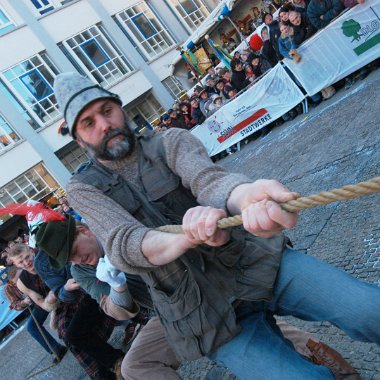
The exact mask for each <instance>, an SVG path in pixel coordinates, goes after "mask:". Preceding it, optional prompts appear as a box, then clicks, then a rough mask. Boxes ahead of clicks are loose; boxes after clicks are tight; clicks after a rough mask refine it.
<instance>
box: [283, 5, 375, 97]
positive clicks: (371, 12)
mask: <svg viewBox="0 0 380 380" xmlns="http://www.w3.org/2000/svg"><path fill="white" fill-rule="evenodd" d="M297 50H298V52H299V54H300V55H301V56H302V60H301V62H300V63H294V62H293V61H292V60H290V59H285V60H284V62H285V64H286V65H287V66H288V67H289V69H290V70H291V71H292V72H293V74H294V75H295V76H296V77H297V79H298V80H299V81H300V83H301V84H302V86H303V87H304V88H305V90H306V91H307V93H308V95H314V94H315V93H317V92H318V91H320V90H322V89H323V88H325V87H327V86H329V85H331V84H333V83H335V82H337V81H338V80H340V79H342V78H344V77H346V76H347V75H349V74H351V73H352V72H354V71H356V70H358V69H359V68H361V67H363V66H364V65H366V64H367V63H369V62H371V61H373V60H374V59H376V58H378V57H380V1H379V0H366V2H365V3H364V4H360V5H357V6H355V7H354V8H352V9H350V10H349V11H348V12H346V13H344V14H343V15H342V16H340V17H339V18H337V19H336V20H335V21H333V22H332V23H331V24H329V25H328V26H327V27H326V28H324V29H323V30H321V31H320V32H318V33H317V34H316V35H315V36H313V37H312V38H310V39H309V40H307V41H305V43H303V44H302V45H301V46H300V47H299V49H297Z"/></svg>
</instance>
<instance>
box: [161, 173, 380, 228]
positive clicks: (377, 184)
mask: <svg viewBox="0 0 380 380" xmlns="http://www.w3.org/2000/svg"><path fill="white" fill-rule="evenodd" d="M379 192H380V177H375V178H372V179H370V180H368V181H365V182H359V183H357V184H356V185H346V186H343V187H341V188H339V189H332V190H330V191H322V192H321V193H319V194H312V195H309V196H307V197H300V198H298V199H296V200H293V201H289V202H285V203H281V204H280V205H281V207H282V208H283V209H284V210H286V211H289V212H298V211H301V210H304V209H307V208H312V207H316V206H323V205H327V204H329V203H332V202H337V201H346V200H349V199H354V198H358V197H362V196H363V195H369V194H375V193H379ZM241 224H243V221H242V218H241V215H236V216H232V217H229V218H223V219H220V220H219V221H218V228H221V229H225V228H229V227H236V226H240V225H241ZM157 230H158V231H162V232H171V233H174V234H180V233H182V232H183V231H182V226H180V225H168V226H162V227H158V228H157Z"/></svg>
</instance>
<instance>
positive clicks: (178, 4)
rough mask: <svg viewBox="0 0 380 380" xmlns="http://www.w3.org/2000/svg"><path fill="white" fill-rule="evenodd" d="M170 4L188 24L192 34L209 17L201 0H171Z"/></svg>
mask: <svg viewBox="0 0 380 380" xmlns="http://www.w3.org/2000/svg"><path fill="white" fill-rule="evenodd" d="M170 4H171V5H172V6H173V8H174V9H175V10H176V12H177V13H178V14H179V15H180V17H181V18H182V19H183V20H184V21H185V22H186V27H187V28H188V29H189V31H190V32H194V31H195V30H196V29H197V28H198V27H199V26H200V25H201V24H202V22H203V21H204V20H205V18H206V17H207V16H208V15H209V11H208V10H207V8H206V6H205V5H204V4H203V2H202V1H201V0H170Z"/></svg>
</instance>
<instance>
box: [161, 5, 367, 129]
mask: <svg viewBox="0 0 380 380" xmlns="http://www.w3.org/2000/svg"><path fill="white" fill-rule="evenodd" d="M363 2H364V0H345V1H341V0H292V1H291V2H286V3H284V2H281V1H280V0H278V1H276V2H273V1H272V2H265V3H263V4H264V6H263V8H262V9H261V10H260V9H258V8H257V7H253V8H251V10H250V13H252V14H250V15H249V18H248V19H249V22H246V23H243V22H237V24H238V26H239V29H240V31H241V33H242V34H243V35H244V36H248V35H250V34H251V33H253V32H254V31H255V30H256V29H257V28H258V27H259V26H260V25H262V24H264V27H262V28H261V29H260V33H259V35H258V34H257V33H256V34H253V35H252V36H251V38H250V40H249V45H250V46H249V47H248V48H246V49H243V50H240V51H235V52H234V53H233V58H232V60H231V63H230V66H231V69H230V70H229V69H227V68H224V67H220V66H221V65H213V66H211V67H210V68H209V69H208V70H207V73H206V80H205V81H202V82H204V84H203V83H201V82H200V81H199V84H198V85H196V86H195V87H194V88H193V93H192V94H191V96H190V98H189V99H184V100H182V101H181V102H179V101H177V102H175V103H174V104H173V106H172V108H171V109H169V110H168V111H167V112H166V113H165V114H163V115H162V116H161V118H160V120H159V122H158V124H157V125H156V126H155V130H156V131H163V130H166V129H168V128H171V127H177V128H183V129H191V128H193V127H195V126H197V125H200V124H202V123H203V122H204V121H205V120H206V119H207V118H208V117H210V116H211V115H213V114H214V113H215V112H216V111H217V110H219V109H220V107H222V106H223V105H225V104H226V103H228V102H229V101H231V100H232V99H235V98H236V97H237V96H239V95H240V94H241V93H242V92H244V91H245V90H246V89H247V88H249V87H250V86H252V85H254V83H255V81H256V80H257V79H258V78H260V77H261V76H262V75H263V74H265V73H266V72H267V71H268V70H270V69H271V68H272V67H274V66H275V65H276V64H277V63H278V62H279V61H281V60H282V59H283V58H288V59H292V60H294V62H296V63H297V62H299V61H300V60H301V59H302V57H301V56H300V55H299V54H298V52H297V48H298V47H299V46H300V45H301V44H302V43H303V42H304V41H305V40H307V39H308V38H310V37H311V36H312V35H313V34H315V33H316V32H317V31H318V29H321V28H323V27H325V26H326V25H328V23H329V22H330V21H332V20H333V19H334V18H335V17H337V16H338V15H339V14H340V13H341V12H342V11H343V10H344V8H345V7H352V6H354V5H356V4H358V3H363ZM274 13H276V14H277V15H278V16H277V19H275V18H274ZM219 38H220V41H221V44H222V46H223V47H224V49H225V50H226V51H228V52H232V51H233V50H234V49H236V47H237V46H238V43H237V41H236V40H235V39H234V38H233V37H232V36H230V35H228V34H226V33H225V32H224V31H223V30H220V31H219ZM215 63H217V62H215ZM189 73H190V74H189V76H188V78H189V80H190V83H192V84H193V83H194V82H196V81H197V77H196V76H195V75H191V68H190V67H189ZM360 74H361V79H363V78H364V77H365V76H366V75H367V74H368V72H367V71H366V70H365V69H364V70H362V71H360ZM352 78H353V76H350V77H348V78H347V80H346V88H348V87H349V86H351V85H352V84H353V80H352ZM334 94H335V89H334V87H332V86H329V87H328V88H326V89H324V90H322V91H321V93H318V94H315V95H314V96H312V97H311V98H310V99H309V101H310V103H311V105H318V104H319V103H320V101H321V100H322V99H328V98H329V97H331V96H333V95H334ZM300 112H301V107H296V108H295V109H293V110H291V111H290V112H288V113H286V114H285V115H283V117H282V120H284V121H287V120H291V119H293V118H294V117H296V116H297V114H298V113H300Z"/></svg>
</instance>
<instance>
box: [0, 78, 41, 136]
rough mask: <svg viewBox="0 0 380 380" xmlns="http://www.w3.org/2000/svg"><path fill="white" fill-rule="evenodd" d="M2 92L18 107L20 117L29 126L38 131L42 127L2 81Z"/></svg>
mask: <svg viewBox="0 0 380 380" xmlns="http://www.w3.org/2000/svg"><path fill="white" fill-rule="evenodd" d="M0 91H1V92H2V93H3V94H4V95H5V96H6V97H7V98H8V100H9V101H10V102H11V103H12V104H13V105H14V106H15V107H16V109H17V111H18V112H19V113H20V115H21V116H22V117H23V118H24V119H25V120H26V121H27V122H28V124H29V125H30V126H31V127H32V128H33V129H34V130H37V129H38V128H40V125H39V124H38V123H37V122H36V121H35V120H34V119H33V118H32V117H31V116H30V114H29V112H28V111H27V110H26V109H25V108H24V107H23V106H22V105H21V103H20V101H19V100H18V99H17V98H16V97H15V95H14V94H13V93H11V92H10V91H9V89H8V88H7V87H6V86H5V85H4V83H3V82H2V81H1V80H0Z"/></svg>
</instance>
